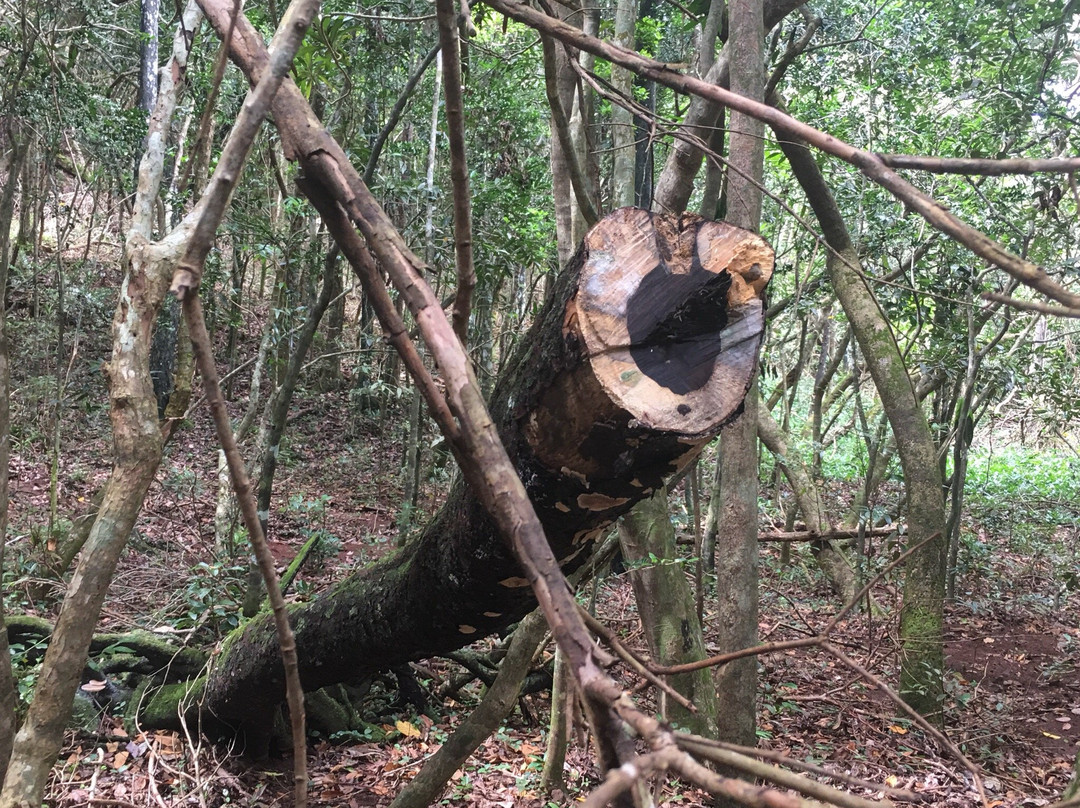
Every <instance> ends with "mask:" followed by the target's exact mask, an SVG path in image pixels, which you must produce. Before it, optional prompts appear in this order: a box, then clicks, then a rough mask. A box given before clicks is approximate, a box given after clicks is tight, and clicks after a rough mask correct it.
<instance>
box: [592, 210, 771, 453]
mask: <svg viewBox="0 0 1080 808" xmlns="http://www.w3.org/2000/svg"><path fill="white" fill-rule="evenodd" d="M583 249H584V250H585V251H586V253H587V257H586V258H585V262H584V265H583V266H582V270H581V281H580V283H579V292H578V295H577V299H576V301H575V303H576V306H575V308H576V312H575V313H576V319H577V323H576V325H577V327H578V328H579V329H580V331H581V334H582V335H583V337H584V340H585V345H586V347H587V350H588V353H589V356H590V361H591V363H592V368H593V372H594V373H595V374H596V377H597V379H598V380H599V382H600V384H601V385H602V386H603V388H604V390H605V392H606V393H607V394H608V395H609V396H610V397H611V399H612V400H613V401H614V402H616V403H617V404H619V405H620V406H622V407H623V408H624V409H625V410H627V411H628V412H630V413H631V414H632V415H633V417H634V418H635V419H637V421H638V422H639V423H640V424H641V425H642V426H645V427H648V428H651V429H660V430H665V431H675V432H682V433H685V434H687V435H706V434H711V433H712V432H715V430H716V428H717V425H718V424H719V423H722V422H723V421H725V420H726V419H727V418H729V417H730V416H731V415H732V414H733V413H734V412H735V410H736V409H737V408H738V406H739V404H740V403H741V402H742V400H743V396H744V395H745V394H746V390H747V388H748V386H749V384H750V380H751V379H752V377H753V374H754V371H755V368H756V367H757V353H758V347H759V345H760V343H761V335H762V331H763V328H764V307H763V294H764V290H765V284H766V283H767V282H768V280H769V278H770V276H771V275H772V269H773V251H772V249H771V248H770V247H769V245H768V244H766V243H765V241H764V240H762V239H761V238H760V237H759V236H757V235H755V234H753V233H750V232H748V231H746V230H741V229H739V228H737V227H732V226H731V225H728V224H725V223H723V222H711V221H707V220H705V219H702V218H700V217H698V216H694V215H690V214H686V215H682V216H678V217H676V216H665V215H658V214H652V213H649V212H648V211H644V210H638V209H636V208H622V209H620V210H617V211H615V212H614V213H612V214H611V215H610V216H608V217H607V218H605V219H604V220H603V221H601V222H600V223H599V224H597V226H596V227H594V228H593V229H592V230H591V231H589V233H588V234H587V235H586V237H585V243H584V247H583Z"/></svg>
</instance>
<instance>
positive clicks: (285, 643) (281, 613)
mask: <svg viewBox="0 0 1080 808" xmlns="http://www.w3.org/2000/svg"><path fill="white" fill-rule="evenodd" d="M319 2H320V0H293V2H292V3H291V4H290V5H289V8H288V9H287V10H286V12H285V15H284V16H283V17H282V19H281V24H280V25H279V27H278V30H277V32H276V33H275V34H274V39H273V41H272V42H271V44H270V47H271V50H270V58H269V65H268V68H267V70H266V71H264V73H263V75H262V77H261V80H260V81H259V82H258V84H256V85H255V87H254V88H253V89H252V90H251V91H250V92H249V93H248V95H247V98H245V99H244V104H243V106H242V107H241V109H240V114H239V117H238V118H237V120H236V123H235V125H234V126H233V129H232V131H231V132H230V133H229V138H228V140H227V142H226V143H225V147H224V149H222V153H221V157H220V159H219V160H218V165H217V168H216V169H215V171H214V175H213V177H212V178H211V179H210V182H209V184H208V186H207V189H206V193H205V194H204V201H205V205H204V207H203V211H202V215H201V216H200V217H199V220H198V221H197V222H196V223H195V227H194V231H193V233H192V237H191V240H190V241H189V242H188V246H187V250H186V252H185V254H184V257H183V258H182V259H181V260H180V263H179V264H178V265H177V267H176V271H175V273H174V275H173V284H172V292H173V293H174V294H176V296H177V297H178V298H179V299H180V301H181V302H182V303H183V307H184V316H185V318H186V319H187V322H188V330H189V331H190V334H191V342H192V346H193V347H194V350H195V358H196V361H197V363H198V366H199V372H200V373H201V374H202V377H203V387H204V389H205V391H206V398H207V400H208V402H209V404H210V412H211V414H212V415H213V418H214V425H215V427H216V429H217V433H218V441H219V442H220V443H221V447H222V450H223V451H224V452H225V459H226V462H227V463H228V466H229V474H230V475H231V477H232V481H233V489H234V490H235V492H236V498H237V501H238V502H239V504H240V509H241V512H242V514H243V517H244V524H245V526H246V527H247V530H248V537H249V539H250V541H251V545H252V549H253V551H254V553H255V557H256V560H257V561H258V565H259V571H260V572H261V573H262V576H263V580H264V581H265V583H266V590H267V593H268V595H269V599H270V604H271V607H272V609H273V613H274V624H275V627H276V629H277V635H278V643H279V645H280V651H281V660H282V664H283V665H284V668H285V683H286V685H285V687H286V698H287V701H288V704H289V718H290V721H291V726H292V740H293V788H294V795H295V796H294V804H295V805H296V806H297V808H304V807H305V806H306V805H307V736H306V732H305V727H304V692H303V688H302V685H301V683H300V672H299V668H298V664H297V654H296V642H295V639H294V637H293V633H292V628H291V627H290V626H289V615H288V612H287V611H286V609H285V600H284V598H283V597H282V594H281V588H280V586H279V585H278V579H277V572H276V570H275V567H274V557H273V555H272V554H271V553H270V548H269V547H268V546H267V544H266V537H265V536H264V535H263V532H262V525H261V523H260V521H259V517H258V513H257V506H256V504H255V498H254V496H253V495H252V490H251V481H250V479H248V475H247V468H246V467H245V464H244V460H243V458H242V457H241V455H240V450H239V448H238V447H237V445H236V438H235V436H234V435H233V430H232V423H231V422H230V420H229V413H228V411H227V410H226V407H225V399H224V397H223V396H222V394H221V385H220V383H219V381H218V376H217V368H216V366H215V363H214V356H213V349H212V347H211V344H210V335H209V334H208V333H207V330H206V321H205V319H204V318H203V313H202V303H201V301H200V300H199V294H198V289H199V283H200V281H201V279H202V273H203V267H204V265H205V262H206V256H207V255H208V254H209V252H210V247H211V246H212V244H213V241H214V235H215V233H216V232H217V229H218V226H219V225H220V224H221V219H222V217H223V216H224V215H225V209H226V208H227V206H228V204H229V198H230V197H231V196H232V192H233V189H234V188H235V187H236V183H237V182H238V181H239V179H240V172H241V170H242V169H243V165H244V161H245V160H246V159H247V156H248V153H249V152H250V151H251V145H252V143H253V142H254V140H255V135H256V134H257V133H258V131H259V127H260V126H261V125H262V122H263V119H264V118H265V117H266V114H267V112H268V111H269V110H270V106H271V103H272V102H273V99H274V96H275V94H276V93H277V91H278V89H279V88H280V86H281V82H282V80H283V79H284V78H285V76H286V74H287V73H288V72H289V68H290V67H291V66H292V61H293V57H295V56H296V52H297V51H298V50H299V49H300V43H301V42H303V39H304V34H305V33H306V32H307V29H308V27H309V26H310V25H311V21H312V19H313V18H314V16H315V14H316V12H317V11H318V8H319ZM239 17H240V13H239V9H238V8H236V9H234V12H233V14H232V19H231V21H230V31H231V30H233V29H234V28H235V26H236V23H237V20H238V19H239Z"/></svg>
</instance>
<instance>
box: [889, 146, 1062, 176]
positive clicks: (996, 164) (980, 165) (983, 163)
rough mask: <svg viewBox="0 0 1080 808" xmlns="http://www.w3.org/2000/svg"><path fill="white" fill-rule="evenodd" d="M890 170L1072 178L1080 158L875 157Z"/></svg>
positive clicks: (912, 155)
mask: <svg viewBox="0 0 1080 808" xmlns="http://www.w3.org/2000/svg"><path fill="white" fill-rule="evenodd" d="M875 156H876V157H877V158H878V159H879V160H881V162H883V163H884V164H885V165H887V166H889V168H911V169H916V170H918V171H929V172H931V173H933V174H968V175H976V174H977V175H980V176H984V177H1000V176H1004V175H1006V174H1071V173H1073V172H1074V171H1080V157H1052V158H1048V159H1044V160H1025V159H1007V160H990V159H982V158H978V157H923V156H920V155H915V154H881V153H880V152H878V153H876V155H875Z"/></svg>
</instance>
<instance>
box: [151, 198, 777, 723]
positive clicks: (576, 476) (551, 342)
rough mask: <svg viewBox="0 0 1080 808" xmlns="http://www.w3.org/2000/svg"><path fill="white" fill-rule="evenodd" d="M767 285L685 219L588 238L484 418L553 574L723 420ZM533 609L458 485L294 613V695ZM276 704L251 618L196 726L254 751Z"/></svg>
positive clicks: (737, 250) (740, 234) (736, 239)
mask: <svg viewBox="0 0 1080 808" xmlns="http://www.w3.org/2000/svg"><path fill="white" fill-rule="evenodd" d="M771 269H772V253H771V250H770V249H769V248H768V246H767V245H766V244H765V243H764V242H763V241H762V240H761V239H759V238H758V237H756V236H754V235H752V234H750V233H747V232H745V231H741V230H738V229H737V228H732V227H730V226H727V225H724V224H719V223H705V222H703V221H702V220H701V219H699V218H697V217H694V216H683V217H661V216H655V215H653V214H649V213H647V212H645V211H640V210H635V209H629V208H625V209H622V210H620V211H617V212H616V213H614V214H612V215H611V216H609V217H608V218H607V219H605V220H603V221H602V222H601V223H600V225H598V226H597V227H596V228H594V229H593V230H592V231H590V233H589V235H588V236H587V238H586V241H585V244H584V245H583V247H582V249H581V250H580V251H579V252H578V254H577V256H576V258H575V260H574V261H573V262H572V263H571V265H570V266H569V267H568V268H567V270H566V271H565V272H564V273H563V274H562V275H561V276H560V278H559V280H558V281H557V283H556V286H555V288H554V290H553V294H552V295H551V296H550V297H549V299H548V301H547V303H546V305H545V308H544V310H543V311H542V313H541V315H540V317H539V318H538V320H537V322H536V324H535V326H534V327H533V329H532V331H531V332H530V334H529V335H528V336H527V338H526V339H524V340H523V341H522V347H521V348H520V349H519V351H518V352H517V354H516V356H515V357H514V358H513V359H512V360H511V362H510V363H509V366H508V369H507V372H506V373H505V374H504V376H503V378H502V379H501V380H500V383H499V385H498V386H497V387H496V390H495V392H494V394H493V397H492V401H491V412H492V417H493V420H494V423H495V425H496V427H497V428H498V430H499V434H500V436H501V437H502V440H503V441H504V443H505V445H506V447H507V452H508V454H509V456H510V458H511V459H512V461H513V462H514V464H515V467H516V468H517V471H518V474H519V476H520V478H521V479H522V480H523V482H524V483H525V486H526V489H527V491H528V493H529V494H530V496H531V498H532V501H533V504H534V507H535V508H536V511H537V514H538V515H539V517H540V519H541V522H542V524H543V525H544V528H545V531H546V535H547V538H548V541H549V543H550V546H551V549H552V551H553V552H554V554H555V557H556V558H557V559H559V561H560V565H561V566H562V567H563V569H564V570H566V571H570V570H572V569H574V568H575V567H577V566H578V565H579V564H581V563H582V562H583V561H584V560H585V559H586V558H587V557H588V554H589V550H590V549H591V547H592V545H593V543H594V541H595V540H596V539H597V538H599V536H600V535H601V534H602V533H603V531H604V530H605V529H606V527H607V526H608V525H610V524H611V522H612V521H614V520H615V519H616V518H618V517H619V516H620V515H622V514H623V513H625V512H626V511H627V510H629V508H631V507H632V506H633V505H634V503H636V502H637V501H638V500H640V499H642V498H643V497H645V496H648V495H649V494H650V493H651V492H652V491H654V490H656V489H658V488H659V487H660V486H661V485H663V481H664V479H665V477H666V476H668V475H670V474H671V473H673V472H676V471H677V470H678V469H680V468H681V467H682V466H683V465H685V463H687V462H689V461H690V460H691V459H692V458H693V457H695V456H696V454H697V452H698V450H699V449H700V447H701V446H702V445H703V442H704V441H706V440H708V438H709V437H711V435H713V434H714V433H715V430H716V429H718V428H719V426H720V425H721V424H722V423H723V422H724V421H725V420H726V419H727V418H728V417H729V416H730V414H731V413H732V412H733V411H734V410H735V408H736V407H737V406H738V404H739V402H740V401H741V400H742V397H743V395H744V394H745V391H746V388H747V384H748V382H749V380H750V377H751V375H752V373H753V369H754V368H755V366H756V354H757V349H758V345H759V341H760V332H761V327H762V322H763V321H762V304H761V294H762V292H763V290H764V285H765V283H766V281H767V280H768V277H769V275H770V274H771ZM535 603H536V600H535V596H534V594H533V591H532V589H531V588H530V586H529V582H528V580H526V578H525V577H524V575H523V573H522V571H521V569H520V568H519V566H518V564H517V562H516V561H515V560H514V557H513V555H512V553H511V551H510V549H509V548H508V547H507V546H506V544H505V543H504V542H503V540H502V539H501V538H500V535H499V532H498V531H497V530H496V528H495V525H494V523H493V521H492V519H491V517H490V516H488V515H487V513H486V511H485V510H484V508H483V506H482V504H481V503H480V502H479V501H478V499H477V497H476V495H475V494H474V493H473V492H472V491H471V489H468V488H466V487H465V486H464V485H458V486H456V487H455V488H454V489H453V490H452V491H451V493H450V495H449V498H448V501H447V504H446V505H445V506H444V508H443V509H442V510H441V511H440V512H439V514H438V515H437V516H436V517H435V518H434V519H433V521H432V523H431V524H430V525H429V527H428V528H427V529H426V530H425V531H424V532H423V533H422V534H421V535H420V536H419V537H418V538H417V539H416V540H415V541H413V542H412V543H411V544H409V545H407V546H406V547H405V548H403V549H402V551H401V552H399V553H398V554H396V555H395V556H393V557H392V558H390V559H388V560H386V561H384V562H382V563H380V564H378V565H375V566H373V567H371V568H369V569H366V570H364V571H362V572H360V573H357V574H356V575H353V576H351V577H350V578H348V579H347V580H345V581H343V582H342V583H341V584H339V585H338V586H337V587H335V588H334V589H333V590H331V591H330V592H329V593H327V594H326V595H324V596H322V597H320V598H317V599H316V600H314V601H312V602H311V603H308V604H305V605H302V606H298V607H296V608H294V610H293V613H292V620H293V625H294V629H295V632H296V639H297V644H298V648H299V650H300V658H301V660H302V661H301V676H302V678H303V681H304V686H305V688H306V689H316V688H319V687H324V686H326V685H328V684H332V683H336V682H345V681H352V680H355V679H356V678H358V677H360V676H362V675H364V674H365V673H367V672H371V671H373V670H378V669H380V668H385V667H389V666H391V665H393V664H396V663H399V662H402V661H405V660H409V659H417V658H421V657H424V656H430V655H433V654H439V653H446V652H448V651H451V650H453V649H455V648H459V647H461V646H464V645H466V644H468V643H470V642H472V641H473V640H475V639H477V638H479V637H481V636H483V635H485V634H488V633H491V632H493V631H497V630H500V629H502V628H504V627H506V626H507V625H509V624H510V623H512V622H513V621H515V620H517V619H520V618H521V617H522V616H523V615H524V614H525V613H526V612H528V611H529V610H530V609H532V608H533V606H534V605H535ZM282 687H283V685H282V679H281V668H280V663H279V662H278V658H277V647H276V642H275V641H274V638H273V627H272V624H271V623H270V622H269V620H268V619H266V618H257V619H256V620H254V621H252V622H251V623H249V624H248V625H247V626H246V627H245V628H244V630H243V631H241V632H238V633H237V634H236V635H234V636H233V637H232V638H231V639H230V640H229V641H228V642H227V644H226V647H225V650H224V651H223V653H222V654H221V656H220V658H219V660H218V665H217V667H216V668H215V670H214V671H213V672H212V673H211V674H210V676H209V678H208V679H207V680H206V682H205V688H204V693H203V696H204V704H205V708H206V713H205V715H206V716H211V715H212V716H213V717H214V721H216V722H218V723H219V724H224V725H227V726H228V728H229V731H232V732H237V733H241V734H243V735H245V737H246V739H247V740H248V741H249V742H252V743H260V742H261V741H262V740H264V738H265V736H266V733H267V732H268V730H269V722H270V719H271V718H272V714H273V709H272V708H273V707H274V706H276V705H277V704H278V703H279V702H280V701H281V698H282V695H283V689H282ZM184 688H185V686H181V688H180V689H181V690H184ZM178 696H179V693H178V692H177V690H176V689H165V690H162V691H161V692H160V693H159V695H158V697H157V698H156V699H155V700H153V701H151V702H150V703H149V704H148V710H147V714H148V716H149V714H153V716H155V720H161V721H164V722H166V723H168V721H169V719H170V717H171V720H172V721H175V720H176V718H175V716H176V711H175V698H176V697H178Z"/></svg>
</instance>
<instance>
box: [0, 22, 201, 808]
mask: <svg viewBox="0 0 1080 808" xmlns="http://www.w3.org/2000/svg"><path fill="white" fill-rule="evenodd" d="M200 17H201V15H200V13H199V10H198V8H197V7H196V6H195V5H194V4H189V5H188V7H187V8H186V9H185V11H184V15H183V20H182V23H181V32H180V33H179V34H178V35H177V37H176V39H175V41H174V45H173V57H172V60H171V62H170V64H169V66H168V69H166V70H165V71H163V74H162V83H161V88H160V92H159V98H158V104H157V106H156V108H155V110H154V115H153V116H152V117H151V121H150V134H149V137H148V139H147V148H146V152H145V154H144V155H143V159H142V163H141V164H140V169H139V187H138V192H137V201H136V211H135V214H134V217H133V219H132V226H131V230H130V231H129V233H128V236H127V243H126V245H125V253H126V257H127V260H128V267H127V272H126V274H125V277H124V280H123V283H122V285H121V288H120V300H119V303H118V305H117V308H116V313H115V315H114V316H113V324H112V331H113V351H112V357H111V360H110V362H109V365H108V368H107V372H108V376H109V400H110V405H111V406H110V420H111V423H112V429H113V451H114V457H113V468H112V473H111V474H110V477H109V480H108V482H107V483H106V484H105V491H104V496H103V497H102V502H101V508H100V510H99V511H98V514H97V517H96V519H95V521H94V525H93V527H92V528H91V530H90V537H89V540H88V541H87V544H86V547H85V548H84V550H83V553H82V556H81V558H80V561H79V566H78V567H77V568H76V570H75V574H74V576H73V578H72V580H71V583H70V584H69V585H68V589H67V593H66V596H65V598H64V605H63V607H62V608H61V611H60V616H59V618H58V619H57V621H56V628H55V630H54V632H53V636H52V640H51V642H50V643H49V649H48V651H47V652H46V655H45V661H44V663H43V667H42V673H41V677H40V678H39V680H38V685H37V688H36V689H35V691H34V700H33V702H32V703H31V705H30V709H29V711H28V712H27V716H26V720H25V721H24V722H23V725H22V727H21V729H20V730H19V732H18V734H17V735H16V736H15V745H14V750H13V752H12V755H11V761H10V764H9V767H8V771H7V775H6V777H5V779H4V786H3V791H2V792H0V806H3V808H14V807H15V806H21V805H24V804H30V805H36V804H38V803H39V802H40V801H41V795H42V793H43V792H44V788H45V779H46V777H47V775H48V773H49V770H50V768H51V767H52V764H53V762H54V761H55V760H56V754H57V752H58V751H59V750H60V744H61V741H62V740H63V732H64V728H65V726H66V724H67V720H68V717H69V715H70V714H71V704H72V699H73V698H74V695H75V690H76V688H77V686H78V683H79V675H80V674H81V673H82V669H83V665H84V664H85V661H86V652H87V648H88V647H89V645H90V639H91V636H92V635H93V631H94V624H95V623H96V621H97V617H98V614H99V612H100V610H101V604H102V603H103V601H104V599H105V593H106V591H107V589H108V587H109V583H110V581H111V580H112V574H113V571H114V570H115V568H116V564H117V561H118V560H119V558H120V553H121V552H122V551H123V549H124V546H125V545H126V544H127V539H128V536H129V535H130V533H131V529H132V527H133V526H134V524H135V518H136V516H137V515H138V512H139V509H140V508H141V507H142V502H143V498H144V496H145V495H146V491H147V489H148V488H149V486H150V483H151V482H152V481H153V479H154V474H155V472H156V471H157V467H158V463H159V461H160V459H161V447H162V437H161V429H160V426H159V423H158V406H157V400H156V399H155V397H154V390H153V383H152V381H151V378H150V372H149V352H150V341H151V339H150V338H151V333H152V330H153V327H154V322H155V320H156V318H157V313H158V310H159V309H160V307H161V302H162V300H163V299H164V296H165V292H166V290H167V289H168V285H169V279H170V278H171V275H172V268H173V266H174V265H175V263H176V261H177V260H179V258H180V253H181V250H182V248H183V245H184V243H185V242H186V240H187V236H188V234H189V232H190V222H191V220H190V219H188V220H185V223H184V224H183V225H182V226H180V227H178V228H176V229H175V230H173V231H172V232H171V233H170V234H169V235H168V236H166V237H165V238H164V239H162V240H161V241H159V242H156V243H155V242H152V241H151V240H150V236H151V222H152V219H153V208H154V202H155V200H156V199H157V196H158V190H159V189H160V185H161V176H162V168H163V158H164V153H165V145H166V133H167V131H168V125H169V123H170V121H171V119H172V112H173V108H174V104H175V100H176V94H175V85H176V83H177V82H178V81H179V80H180V79H181V77H182V75H183V70H184V65H185V63H186V58H187V54H188V50H189V48H190V40H189V39H188V38H187V35H188V34H190V33H191V32H192V31H194V29H195V27H196V26H197V25H198V22H199V19H200Z"/></svg>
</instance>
